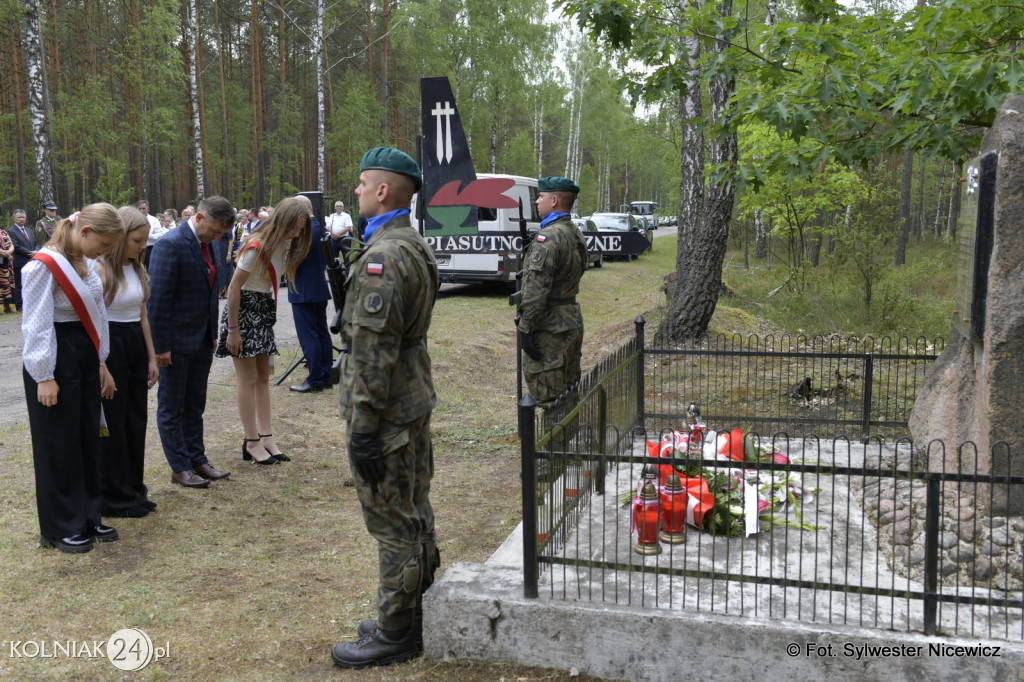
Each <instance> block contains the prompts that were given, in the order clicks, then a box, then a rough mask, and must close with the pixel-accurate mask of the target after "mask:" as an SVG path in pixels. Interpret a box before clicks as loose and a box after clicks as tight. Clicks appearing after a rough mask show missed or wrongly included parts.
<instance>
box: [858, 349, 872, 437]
mask: <svg viewBox="0 0 1024 682" xmlns="http://www.w3.org/2000/svg"><path fill="white" fill-rule="evenodd" d="M874 374H875V356H874V354H873V353H867V354H865V355H864V391H863V393H864V403H863V404H862V405H861V424H860V426H861V433H863V434H864V435H863V439H864V441H865V442H867V439H868V438H870V437H871V397H872V396H871V387H872V385H873V383H874V382H873V381H872V379H873V378H874Z"/></svg>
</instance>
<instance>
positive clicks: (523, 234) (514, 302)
mask: <svg viewBox="0 0 1024 682" xmlns="http://www.w3.org/2000/svg"><path fill="white" fill-rule="evenodd" d="M519 238H520V243H521V244H522V247H521V248H520V249H519V271H518V272H517V273H516V292H515V293H514V294H509V297H508V304H509V305H511V306H516V307H518V306H519V303H520V302H521V301H522V300H523V265H524V264H525V263H526V249H527V248H528V247H529V246H530V242H532V241H533V234H531V233H530V231H529V230H528V229H527V228H526V216H524V215H523V200H522V199H519ZM517 323H518V319H517Z"/></svg>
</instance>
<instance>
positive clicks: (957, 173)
mask: <svg viewBox="0 0 1024 682" xmlns="http://www.w3.org/2000/svg"><path fill="white" fill-rule="evenodd" d="M963 172H964V165H963V164H962V163H956V164H954V165H953V185H952V186H951V187H950V188H949V215H947V216H946V236H947V237H949V238H950V239H956V221H958V220H960V178H961V177H963Z"/></svg>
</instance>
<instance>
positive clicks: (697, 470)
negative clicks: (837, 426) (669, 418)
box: [622, 429, 819, 537]
mask: <svg viewBox="0 0 1024 682" xmlns="http://www.w3.org/2000/svg"><path fill="white" fill-rule="evenodd" d="M706 434H707V435H708V436H710V435H711V434H708V433H707V431H706V429H705V430H703V431H699V432H698V430H697V429H692V430H691V432H690V434H687V433H685V432H682V431H673V432H671V433H669V434H666V435H665V436H664V437H663V438H662V440H661V442H659V443H652V442H650V441H648V442H647V452H648V455H649V456H651V457H659V458H667V459H672V458H677V459H678V458H684V457H687V456H689V457H691V458H693V457H701V458H706V459H711V458H712V457H713V458H714V459H717V460H719V461H721V462H722V464H723V466H721V467H717V466H711V467H706V466H704V465H703V464H702V463H690V464H687V463H684V462H682V461H674V462H668V463H666V464H659V465H657V466H656V469H657V472H658V482H659V484H660V485H662V486H664V484H665V481H666V480H667V478H668V476H669V474H671V473H672V472H673V471H676V472H677V473H678V474H679V477H680V479H681V480H682V481H683V486H684V487H685V489H686V491H687V493H688V494H689V496H690V501H689V502H690V503H689V506H688V508H687V523H689V524H690V525H692V526H694V527H696V528H699V529H701V530H704V531H706V532H708V533H711V534H712V535H726V536H729V537H739V536H742V535H748V536H749V535H751V534H753V533H756V532H758V531H759V530H761V529H762V528H763V527H767V526H771V525H777V526H788V527H791V528H798V529H800V530H818V529H819V527H817V526H814V525H811V524H810V523H807V522H806V521H804V518H803V511H804V508H805V506H806V505H808V504H811V503H812V502H813V501H814V494H815V493H816V492H817V491H816V490H810V489H808V488H806V487H804V485H803V481H802V479H801V477H800V475H799V474H797V473H792V472H790V471H779V470H756V469H746V468H744V467H743V466H742V463H743V462H774V463H776V464H790V463H791V460H790V458H789V456H788V455H787V454H785V453H783V452H779V451H776V450H772V449H771V448H768V447H765V446H760V445H758V444H757V443H756V442H755V440H754V439H753V437H752V436H750V435H749V434H748V435H746V436H744V433H743V431H742V430H740V429H734V430H733V431H731V432H729V433H724V434H720V435H718V436H717V438H715V439H714V440H713V441H711V439H710V438H709V442H708V443H706V444H705V443H704V437H705V435H706ZM697 438H699V439H700V443H699V446H700V447H701V450H698V451H697V452H695V448H693V447H691V441H694V439H697ZM704 446H706V447H707V448H709V449H713V455H712V457H707V456H705V455H704V454H703V452H702V450H703V447H704ZM698 453H699V454H698ZM640 485H643V480H641V482H640ZM633 495H634V491H632V490H629V491H625V492H624V493H623V495H622V499H623V502H624V503H626V504H628V503H629V501H630V500H632V499H633Z"/></svg>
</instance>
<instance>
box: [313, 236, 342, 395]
mask: <svg viewBox="0 0 1024 682" xmlns="http://www.w3.org/2000/svg"><path fill="white" fill-rule="evenodd" d="M320 250H321V251H322V253H323V256H324V263H326V265H327V283H328V285H330V288H331V298H332V299H333V300H334V318H333V319H332V320H331V325H330V329H331V333H332V334H341V313H342V311H344V310H345V280H346V279H347V277H348V262H346V261H344V260H342V259H341V258H339V257H337V256H335V255H334V240H333V239H332V238H331V233H330V232H324V236H323V237H322V238H321V239H320ZM347 352H348V345H347V344H346V343H345V342H344V341H342V342H341V351H340V352H339V353H338V359H337V360H335V361H334V364H333V365H331V375H330V376H331V378H330V382H331V385H332V386H333V385H334V384H337V383H338V382H339V381H340V380H341V359H342V358H344V357H345V353H347Z"/></svg>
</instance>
